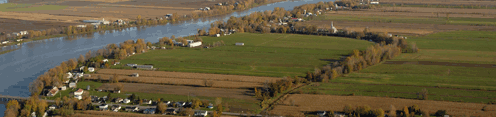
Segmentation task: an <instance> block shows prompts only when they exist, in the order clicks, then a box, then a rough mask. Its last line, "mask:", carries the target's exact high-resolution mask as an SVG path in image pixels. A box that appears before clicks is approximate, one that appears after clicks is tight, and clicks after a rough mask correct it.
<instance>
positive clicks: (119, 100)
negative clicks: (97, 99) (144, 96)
mask: <svg viewBox="0 0 496 117" xmlns="http://www.w3.org/2000/svg"><path fill="white" fill-rule="evenodd" d="M122 101H124V99H122V98H117V99H115V103H119V102H122Z"/></svg>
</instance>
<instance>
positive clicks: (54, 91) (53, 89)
mask: <svg viewBox="0 0 496 117" xmlns="http://www.w3.org/2000/svg"><path fill="white" fill-rule="evenodd" d="M58 92H59V89H58V88H57V87H53V88H52V89H50V91H49V92H48V94H47V96H50V97H51V96H55V95H56V94H57V93H58Z"/></svg>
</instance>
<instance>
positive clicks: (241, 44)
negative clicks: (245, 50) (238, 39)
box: [236, 43, 245, 46]
mask: <svg viewBox="0 0 496 117" xmlns="http://www.w3.org/2000/svg"><path fill="white" fill-rule="evenodd" d="M236 45H237V46H244V45H245V43H236Z"/></svg>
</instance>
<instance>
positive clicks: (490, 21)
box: [312, 15, 496, 26]
mask: <svg viewBox="0 0 496 117" xmlns="http://www.w3.org/2000/svg"><path fill="white" fill-rule="evenodd" d="M312 20H333V21H359V22H385V23H418V24H455V25H487V26H496V19H494V18H462V17H450V18H449V21H447V20H446V18H427V17H426V18H422V17H395V16H339V15H332V16H329V15H320V16H317V17H314V18H313V19H312Z"/></svg>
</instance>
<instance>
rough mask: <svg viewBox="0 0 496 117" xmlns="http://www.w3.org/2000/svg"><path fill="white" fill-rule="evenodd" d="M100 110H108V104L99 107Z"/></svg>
mask: <svg viewBox="0 0 496 117" xmlns="http://www.w3.org/2000/svg"><path fill="white" fill-rule="evenodd" d="M98 108H100V110H107V109H108V104H101V105H100V106H98Z"/></svg>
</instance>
